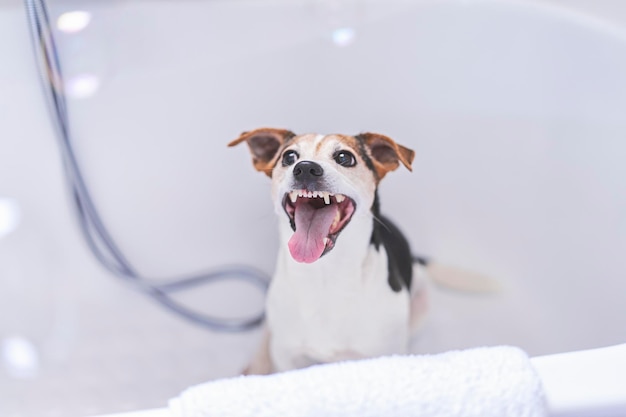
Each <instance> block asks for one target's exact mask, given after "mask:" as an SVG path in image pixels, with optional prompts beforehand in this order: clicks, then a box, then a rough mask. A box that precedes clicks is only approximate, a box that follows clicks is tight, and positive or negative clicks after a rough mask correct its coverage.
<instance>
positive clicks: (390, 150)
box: [356, 133, 415, 180]
mask: <svg viewBox="0 0 626 417" xmlns="http://www.w3.org/2000/svg"><path fill="white" fill-rule="evenodd" d="M356 137H357V139H359V140H362V141H363V143H364V144H365V147H366V148H367V149H368V150H369V153H370V155H371V157H372V163H373V164H374V169H375V170H376V174H378V179H379V180H381V179H383V177H384V176H385V174H387V173H388V172H390V171H394V170H395V169H397V168H398V167H399V166H400V162H402V165H404V166H405V167H406V168H407V169H408V170H409V171H413V169H412V167H411V164H412V163H413V158H415V152H413V151H412V150H411V149H409V148H405V147H404V146H402V145H399V144H397V143H396V142H395V141H394V140H393V139H391V138H389V137H387V136H385V135H381V134H378V133H361V134H360V135H358V136H356Z"/></svg>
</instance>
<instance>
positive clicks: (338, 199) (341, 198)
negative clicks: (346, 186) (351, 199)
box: [335, 194, 346, 203]
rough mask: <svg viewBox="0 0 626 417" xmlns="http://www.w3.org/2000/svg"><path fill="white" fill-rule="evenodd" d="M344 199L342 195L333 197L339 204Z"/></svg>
mask: <svg viewBox="0 0 626 417" xmlns="http://www.w3.org/2000/svg"><path fill="white" fill-rule="evenodd" d="M345 199H346V196H345V195H343V194H336V195H335V200H337V202H338V203H341V202H342V201H343V200H345Z"/></svg>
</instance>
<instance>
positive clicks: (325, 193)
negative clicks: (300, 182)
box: [322, 191, 330, 205]
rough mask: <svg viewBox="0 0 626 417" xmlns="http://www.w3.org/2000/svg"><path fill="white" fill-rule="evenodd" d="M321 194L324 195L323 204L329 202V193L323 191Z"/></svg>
mask: <svg viewBox="0 0 626 417" xmlns="http://www.w3.org/2000/svg"><path fill="white" fill-rule="evenodd" d="M322 196H323V197H324V204H326V205H328V204H330V193H328V192H326V191H324V192H322Z"/></svg>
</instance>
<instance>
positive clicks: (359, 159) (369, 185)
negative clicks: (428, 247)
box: [229, 128, 454, 374]
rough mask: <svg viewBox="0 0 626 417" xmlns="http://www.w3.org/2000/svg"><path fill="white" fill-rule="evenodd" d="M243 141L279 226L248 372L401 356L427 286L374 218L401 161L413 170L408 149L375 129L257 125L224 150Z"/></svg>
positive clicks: (396, 237) (402, 244) (384, 224)
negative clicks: (383, 188) (383, 185)
mask: <svg viewBox="0 0 626 417" xmlns="http://www.w3.org/2000/svg"><path fill="white" fill-rule="evenodd" d="M242 142H246V143H247V144H248V147H249V149H250V152H251V154H252V162H253V165H254V168H256V169H257V170H258V171H261V172H264V173H265V174H266V175H267V176H269V177H270V178H271V180H272V200H273V203H274V207H275V211H276V214H277V215H278V220H279V229H280V230H279V235H280V249H279V253H278V259H277V262H276V269H275V273H274V277H273V279H272V282H271V284H270V288H269V291H268V295H267V302H266V312H267V321H266V326H265V330H264V336H263V342H262V346H261V349H260V350H259V352H258V353H257V355H256V356H255V358H254V360H253V361H252V363H251V364H250V366H249V367H248V369H247V373H258V374H263V373H271V372H277V371H286V370H290V369H295V368H302V367H306V366H310V365H313V364H317V363H326V362H334V361H339V360H347V359H359V358H367V357H375V356H381V355H388V354H403V353H407V350H408V346H409V339H410V336H411V334H412V333H413V332H414V330H415V329H416V328H417V327H418V324H419V322H420V321H421V319H422V318H423V316H424V313H425V311H426V296H425V288H424V286H423V285H421V283H418V282H416V279H415V277H414V276H413V275H414V274H413V272H414V270H413V269H414V265H413V264H414V257H413V256H412V255H411V250H410V248H409V244H408V242H407V240H406V239H405V237H404V236H403V235H402V233H401V232H400V230H399V229H398V228H397V227H396V226H395V225H394V224H393V223H392V222H391V221H389V219H387V218H385V217H384V216H382V215H381V213H380V208H379V200H378V194H377V189H378V185H379V183H380V181H381V180H382V179H383V178H384V177H385V175H386V174H387V173H388V172H391V171H394V170H395V169H397V168H398V167H399V166H400V165H404V166H405V167H406V168H407V169H409V170H411V164H412V162H413V158H414V155H415V154H414V152H413V151H412V150H410V149H408V148H406V147H404V146H402V145H399V144H397V143H396V142H395V141H394V140H392V139H390V138H389V137H387V136H384V135H380V134H376V133H363V134H360V135H356V136H349V135H339V134H332V135H318V134H306V135H296V134H294V133H292V132H290V131H288V130H282V129H271V128H262V129H257V130H254V131H251V132H244V133H243V134H242V135H241V136H240V137H239V138H237V139H235V140H234V141H232V142H231V143H230V144H229V146H235V145H237V144H239V143H242ZM416 264H417V265H416V267H417V268H421V269H427V270H428V272H429V273H430V272H431V269H432V267H433V265H432V264H430V263H429V264H428V265H427V263H426V262H425V261H424V260H417V262H416ZM435 272H440V273H439V275H443V276H445V275H449V272H450V271H448V270H439V271H435ZM452 275H454V272H452ZM444 280H445V278H444ZM453 280H454V278H453Z"/></svg>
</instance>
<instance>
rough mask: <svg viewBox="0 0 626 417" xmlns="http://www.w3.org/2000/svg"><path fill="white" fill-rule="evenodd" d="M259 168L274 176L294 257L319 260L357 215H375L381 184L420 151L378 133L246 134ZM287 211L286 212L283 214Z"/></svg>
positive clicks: (265, 131)
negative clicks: (286, 221)
mask: <svg viewBox="0 0 626 417" xmlns="http://www.w3.org/2000/svg"><path fill="white" fill-rule="evenodd" d="M241 142H246V143H247V144H248V147H249V148H250V152H251V153H252V163H253V165H254V167H255V168H256V169H257V170H258V171H261V172H264V173H265V174H266V175H268V176H269V177H270V178H272V195H273V200H274V205H275V207H276V209H277V212H278V213H279V214H280V215H286V218H287V219H288V221H289V223H290V225H291V228H292V229H293V235H292V236H291V238H290V240H289V251H290V252H291V256H292V257H293V258H294V259H295V260H296V261H298V262H305V263H311V262H315V261H316V260H317V259H319V258H320V257H321V256H322V255H324V254H326V253H327V252H329V251H330V250H332V249H333V248H334V246H335V243H336V241H337V237H338V236H339V234H340V233H341V232H342V231H343V230H344V229H345V228H346V227H348V225H349V224H350V221H351V220H352V218H353V217H354V216H363V215H365V216H371V208H372V205H373V204H374V199H375V195H376V189H377V187H378V183H379V182H380V180H382V179H383V177H384V176H385V175H386V174H387V173H388V172H390V171H393V170H395V169H396V168H398V167H399V166H400V163H402V164H403V165H404V166H405V167H407V168H408V169H409V170H411V163H412V162H413V158H414V156H415V153H414V152H413V151H412V150H410V149H408V148H405V147H404V146H401V145H398V144H397V143H395V142H394V141H393V140H392V139H390V138H388V137H387V136H384V135H380V134H377V133H363V134H360V135H357V136H348V135H316V134H306V135H296V134H294V133H292V132H290V131H288V130H281V129H270V128H264V129H257V130H254V131H251V132H244V133H243V134H242V135H241V136H240V137H239V138H237V139H235V140H234V141H232V142H230V143H229V144H228V146H235V145H238V144H239V143H241ZM283 213H284V214H283Z"/></svg>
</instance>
